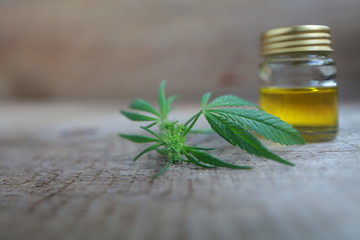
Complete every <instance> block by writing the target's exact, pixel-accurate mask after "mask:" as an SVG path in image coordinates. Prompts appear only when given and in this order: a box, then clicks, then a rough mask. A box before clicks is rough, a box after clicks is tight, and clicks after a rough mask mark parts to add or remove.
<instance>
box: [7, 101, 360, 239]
mask: <svg viewBox="0 0 360 240" xmlns="http://www.w3.org/2000/svg"><path fill="white" fill-rule="evenodd" d="M117 107H118V106H116V105H115V104H97V105H94V104H87V103H82V104H80V103H78V104H70V103H64V104H55V103H54V104H46V105H41V104H35V105H29V104H10V103H8V104H6V103H3V104H1V107H0V125H1V129H0V133H1V135H0V184H1V185H0V239H25V238H26V239H267V240H271V239H274V240H275V239H276V240H282V239H284V240H288V239H314V240H315V239H316V240H318V239H330V240H331V239H345V240H352V239H358V236H359V235H360V228H359V225H360V188H359V187H358V186H359V184H360V174H359V170H360V126H359V125H358V123H359V122H360V106H359V105H356V104H346V105H344V106H343V108H341V131H340V135H339V137H338V138H337V139H336V140H335V141H333V142H329V143H320V144H307V145H305V146H292V147H279V146H277V145H269V147H270V148H272V150H274V151H275V152H277V153H278V154H280V155H281V156H283V157H285V158H287V159H289V160H291V161H293V162H294V163H296V165H297V166H296V167H288V166H283V165H280V164H277V163H275V162H272V161H269V160H265V159H260V158H256V157H253V156H250V155H249V154H246V153H244V152H242V151H240V150H238V149H235V148H232V147H228V146H227V144H226V143H225V142H223V141H222V140H220V139H219V138H217V137H216V136H213V135H206V136H203V135H202V136H197V137H193V138H192V139H191V141H193V142H197V143H199V144H201V145H203V146H210V145H211V146H213V145H215V146H217V147H218V149H217V150H216V151H215V152H214V154H215V155H218V156H221V158H222V159H225V160H228V161H230V162H237V163H242V164H248V165H251V166H256V168H255V169H253V170H250V171H237V170H229V169H222V168H218V169H214V170H204V169H200V168H197V167H195V166H192V165H187V164H182V165H176V166H173V167H171V168H170V170H169V171H168V172H167V173H166V174H165V175H163V176H162V177H160V178H158V179H157V180H152V179H151V176H152V175H153V174H154V172H155V171H157V170H159V169H160V168H161V167H162V166H163V165H164V162H162V161H161V158H159V156H158V155H157V154H149V155H147V156H145V157H143V158H142V159H139V160H138V162H136V163H133V162H132V161H131V158H132V157H133V156H134V154H135V152H136V151H138V150H139V149H140V148H143V145H137V146H135V145H134V144H131V143H128V142H126V141H124V140H122V139H118V138H117V137H116V133H117V132H118V131H122V130H123V131H126V132H132V131H135V132H136V131H138V130H136V129H135V128H134V126H135V125H132V124H130V123H128V122H127V121H126V120H125V119H122V118H121V117H119V116H118V115H117V114H116V109H117ZM193 112H194V111H193V108H192V107H191V106H188V107H183V108H181V109H180V110H179V111H177V112H175V113H174V114H175V115H176V116H177V117H180V118H184V117H186V116H188V115H191V113H193ZM122 124H125V125H122ZM121 126H122V127H121Z"/></svg>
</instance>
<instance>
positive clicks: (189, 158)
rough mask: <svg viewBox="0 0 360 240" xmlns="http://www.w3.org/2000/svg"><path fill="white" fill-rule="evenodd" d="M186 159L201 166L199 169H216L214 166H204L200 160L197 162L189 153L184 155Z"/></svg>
mask: <svg viewBox="0 0 360 240" xmlns="http://www.w3.org/2000/svg"><path fill="white" fill-rule="evenodd" d="M184 155H185V157H186V158H187V159H188V160H189V162H191V163H193V164H195V165H197V166H199V167H203V168H215V166H213V165H206V164H203V163H201V162H199V161H198V160H196V159H195V158H193V157H192V156H191V155H190V154H188V153H184Z"/></svg>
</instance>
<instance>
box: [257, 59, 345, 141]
mask: <svg viewBox="0 0 360 240" xmlns="http://www.w3.org/2000/svg"><path fill="white" fill-rule="evenodd" d="M260 79H261V88H260V106H261V108H262V109H263V110H265V111H266V112H268V113H271V114H273V115H275V116H277V117H279V118H280V119H282V120H284V121H285V122H287V123H289V124H291V125H293V126H294V127H295V128H296V129H297V130H298V131H299V132H300V133H301V135H302V136H303V138H304V139H305V140H306V141H307V142H321V141H329V140H333V139H334V138H335V137H336V135H337V132H338V89H337V83H336V66H335V61H334V60H333V59H332V58H330V57H329V55H328V53H326V52H325V53H318V52H316V53H311V52H309V53H291V54H289V53H287V54H279V55H270V56H266V57H265V59H264V62H263V63H262V64H261V67H260Z"/></svg>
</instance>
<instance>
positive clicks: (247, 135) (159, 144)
mask: <svg viewBox="0 0 360 240" xmlns="http://www.w3.org/2000/svg"><path fill="white" fill-rule="evenodd" d="M165 85H166V81H165V80H164V81H162V82H161V83H160V86H159V93H158V102H159V108H158V109H156V108H155V107H153V106H152V105H151V104H150V103H148V102H147V101H145V100H143V99H136V100H135V101H133V102H132V103H131V104H130V106H129V108H130V109H133V110H137V111H139V112H144V113H139V112H129V111H124V110H122V111H120V112H121V113H122V114H123V115H124V116H125V117H127V118H128V119H130V120H132V121H141V122H147V125H146V126H142V127H141V128H142V129H143V130H144V131H146V132H147V133H148V135H149V136H145V135H127V134H119V136H120V137H122V138H125V139H127V140H129V141H132V142H135V143H151V145H150V146H149V147H147V148H145V149H144V150H143V151H141V152H140V153H139V154H138V155H136V156H135V158H134V159H133V160H134V161H136V160H137V159H139V158H140V157H141V156H142V155H144V154H145V153H148V152H150V151H157V152H158V153H160V154H163V155H165V156H166V160H167V162H166V165H165V167H164V168H163V169H162V170H160V171H159V172H158V173H157V174H155V175H154V176H153V178H156V177H158V176H160V175H161V174H163V173H164V172H165V171H166V170H167V169H168V168H169V167H170V166H171V164H173V163H178V162H187V163H192V164H195V165H197V166H199V167H203V168H215V167H225V168H232V169H251V168H252V167H250V166H239V165H235V164H231V163H227V162H224V161H222V160H220V159H218V158H216V157H214V156H212V155H211V154H209V153H208V151H210V150H213V148H201V147H197V146H189V145H187V141H186V138H187V136H188V134H189V133H190V131H191V130H192V128H193V127H194V125H195V123H196V122H197V120H198V119H199V117H200V116H201V115H203V116H204V117H205V119H206V120H207V122H208V123H209V125H210V127H211V128H212V130H213V131H214V132H215V133H217V134H218V135H219V136H220V137H222V138H223V139H225V140H226V141H227V142H228V143H230V144H231V145H233V146H235V147H239V148H241V149H243V150H245V151H247V152H248V153H250V154H254V155H256V156H259V157H265V158H268V159H271V160H274V161H277V162H279V163H282V164H286V165H289V166H294V164H293V163H291V162H289V161H287V160H285V159H283V158H281V157H280V156H278V155H276V154H275V153H273V152H271V151H270V150H269V149H267V148H266V147H265V146H264V145H263V144H262V143H261V142H260V141H259V140H258V139H257V138H256V137H255V135H254V133H255V134H256V135H259V136H262V137H264V138H265V139H267V140H270V141H273V142H275V143H279V144H283V145H292V144H304V143H305V142H304V140H303V139H302V137H301V136H300V134H299V133H298V132H297V130H296V129H294V128H293V127H292V126H290V125H289V124H287V123H286V122H284V121H282V120H280V119H279V118H278V117H275V116H273V115H271V114H269V113H266V112H264V111H263V110H261V109H259V108H258V107H257V106H256V105H254V104H252V103H250V102H248V101H246V100H244V99H241V98H239V97H236V96H234V95H224V96H220V97H218V98H215V99H214V100H213V101H211V102H210V103H209V100H210V97H211V93H205V94H204V95H203V96H202V98H201V110H200V111H199V112H198V113H196V114H195V115H194V116H192V117H191V118H190V119H189V120H188V121H187V122H186V123H184V124H181V123H179V122H178V121H170V120H168V114H169V112H170V111H171V110H172V109H173V108H172V106H171V105H172V102H173V101H174V100H175V98H176V97H175V96H171V97H169V98H167V97H166V95H165ZM155 127H157V129H155Z"/></svg>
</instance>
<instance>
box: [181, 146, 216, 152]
mask: <svg viewBox="0 0 360 240" xmlns="http://www.w3.org/2000/svg"><path fill="white" fill-rule="evenodd" d="M186 149H195V150H205V151H209V150H214V149H215V148H203V147H196V146H187V147H186Z"/></svg>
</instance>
